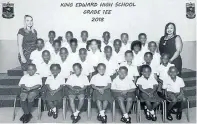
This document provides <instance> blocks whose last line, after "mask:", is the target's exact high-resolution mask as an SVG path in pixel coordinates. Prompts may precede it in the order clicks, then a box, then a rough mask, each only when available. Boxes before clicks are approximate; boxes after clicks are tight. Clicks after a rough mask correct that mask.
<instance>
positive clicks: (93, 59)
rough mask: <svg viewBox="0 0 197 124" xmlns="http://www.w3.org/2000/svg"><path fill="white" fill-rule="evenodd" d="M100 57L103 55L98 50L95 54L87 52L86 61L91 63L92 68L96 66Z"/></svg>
mask: <svg viewBox="0 0 197 124" xmlns="http://www.w3.org/2000/svg"><path fill="white" fill-rule="evenodd" d="M102 56H103V53H102V52H100V51H99V50H97V51H96V52H95V53H93V52H92V50H90V51H88V56H87V59H88V61H89V62H90V63H92V65H93V66H97V65H98V63H99V60H100V59H101V57H102Z"/></svg>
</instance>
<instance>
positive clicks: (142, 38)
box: [138, 33, 149, 54]
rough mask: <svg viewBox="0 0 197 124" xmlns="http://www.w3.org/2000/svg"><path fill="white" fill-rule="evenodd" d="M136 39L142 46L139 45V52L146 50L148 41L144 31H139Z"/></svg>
mask: <svg viewBox="0 0 197 124" xmlns="http://www.w3.org/2000/svg"><path fill="white" fill-rule="evenodd" d="M138 40H139V41H140V42H141V44H142V47H141V52H142V53H143V54H144V53H146V52H148V51H149V50H148V43H147V35H146V34H145V33H140V34H139V35H138Z"/></svg>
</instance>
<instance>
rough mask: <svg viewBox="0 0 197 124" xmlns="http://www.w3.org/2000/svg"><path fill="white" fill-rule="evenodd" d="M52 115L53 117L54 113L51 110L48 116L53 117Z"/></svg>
mask: <svg viewBox="0 0 197 124" xmlns="http://www.w3.org/2000/svg"><path fill="white" fill-rule="evenodd" d="M52 115H53V111H52V110H51V109H49V111H48V116H49V117H51V116H52Z"/></svg>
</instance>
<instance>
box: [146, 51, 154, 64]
mask: <svg viewBox="0 0 197 124" xmlns="http://www.w3.org/2000/svg"><path fill="white" fill-rule="evenodd" d="M152 59H153V56H152V55H151V54H149V53H148V54H145V55H144V61H145V62H146V63H151V61H152Z"/></svg>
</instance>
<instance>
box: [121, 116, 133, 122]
mask: <svg viewBox="0 0 197 124" xmlns="http://www.w3.org/2000/svg"><path fill="white" fill-rule="evenodd" d="M120 121H122V122H124V123H131V118H130V117H128V118H125V117H124V116H123V117H122V118H121V119H120Z"/></svg>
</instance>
